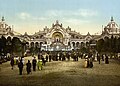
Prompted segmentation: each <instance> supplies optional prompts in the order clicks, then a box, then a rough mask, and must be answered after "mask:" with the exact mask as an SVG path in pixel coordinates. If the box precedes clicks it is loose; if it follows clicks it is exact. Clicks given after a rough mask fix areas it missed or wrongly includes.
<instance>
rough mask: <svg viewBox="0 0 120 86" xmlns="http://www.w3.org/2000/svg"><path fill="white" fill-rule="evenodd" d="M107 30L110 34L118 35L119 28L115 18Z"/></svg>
mask: <svg viewBox="0 0 120 86" xmlns="http://www.w3.org/2000/svg"><path fill="white" fill-rule="evenodd" d="M105 30H107V31H108V33H118V32H119V27H118V25H117V23H116V22H115V21H114V19H113V17H111V21H110V22H109V23H108V24H107V26H106V27H105Z"/></svg>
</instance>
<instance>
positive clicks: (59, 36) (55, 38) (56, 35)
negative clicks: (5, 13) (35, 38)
mask: <svg viewBox="0 0 120 86" xmlns="http://www.w3.org/2000/svg"><path fill="white" fill-rule="evenodd" d="M52 39H53V42H63V34H62V33H60V32H55V33H53V34H52Z"/></svg>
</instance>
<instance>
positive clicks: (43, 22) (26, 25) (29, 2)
mask: <svg viewBox="0 0 120 86" xmlns="http://www.w3.org/2000/svg"><path fill="white" fill-rule="evenodd" d="M119 3H120V0H0V16H5V18H6V22H7V23H8V24H10V25H14V30H15V31H17V32H20V33H24V32H28V33H29V34H33V33H35V32H38V31H39V30H42V29H43V28H44V27H45V26H48V27H49V28H50V27H51V25H52V23H55V21H56V20H59V22H60V23H63V27H65V28H66V27H67V26H70V27H71V28H72V29H73V30H76V31H77V32H80V33H83V34H86V33H88V32H90V33H91V34H94V33H97V32H100V31H101V30H102V28H101V27H102V25H104V26H105V25H106V24H107V23H108V22H109V21H110V17H111V16H113V17H114V20H115V21H116V22H117V24H118V25H120V5H119Z"/></svg>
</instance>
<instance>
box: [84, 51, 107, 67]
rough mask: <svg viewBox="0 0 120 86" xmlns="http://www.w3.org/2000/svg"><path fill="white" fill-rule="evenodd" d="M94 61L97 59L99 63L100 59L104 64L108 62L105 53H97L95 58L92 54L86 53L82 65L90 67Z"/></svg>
mask: <svg viewBox="0 0 120 86" xmlns="http://www.w3.org/2000/svg"><path fill="white" fill-rule="evenodd" d="M94 61H98V62H99V64H100V63H101V61H102V62H104V63H105V64H109V60H108V55H106V54H105V55H103V54H102V55H100V54H98V53H97V56H96V58H95V57H93V55H92V54H88V55H86V56H85V65H84V67H85V68H92V67H93V62H94Z"/></svg>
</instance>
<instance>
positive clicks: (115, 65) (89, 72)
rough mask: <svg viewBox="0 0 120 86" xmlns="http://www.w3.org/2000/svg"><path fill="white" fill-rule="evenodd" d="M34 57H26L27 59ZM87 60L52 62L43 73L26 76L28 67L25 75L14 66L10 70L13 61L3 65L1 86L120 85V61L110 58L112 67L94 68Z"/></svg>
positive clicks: (107, 65)
mask: <svg viewBox="0 0 120 86" xmlns="http://www.w3.org/2000/svg"><path fill="white" fill-rule="evenodd" d="M28 59H29V60H30V61H31V60H32V57H31V56H30V57H25V64H26V62H27V60H28ZM84 61H85V59H81V58H79V60H78V61H73V60H72V59H71V60H70V61H51V62H47V63H46V65H45V66H43V70H40V71H38V70H36V71H35V72H34V71H32V73H31V74H29V75H27V72H26V65H24V68H23V75H19V69H18V67H17V65H16V66H14V69H13V70H11V66H10V61H8V62H6V63H3V64H1V65H0V86H119V85H120V61H119V60H115V59H109V64H105V63H104V62H102V61H101V64H99V63H98V62H93V64H94V66H93V68H84Z"/></svg>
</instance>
